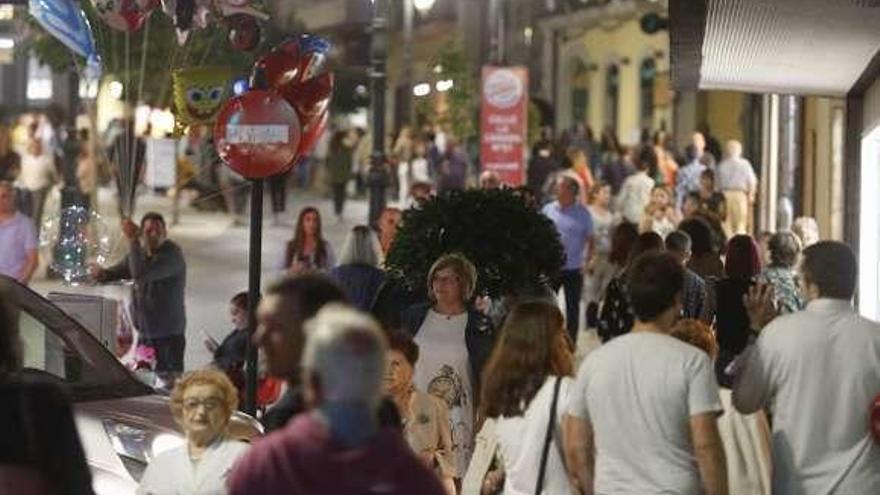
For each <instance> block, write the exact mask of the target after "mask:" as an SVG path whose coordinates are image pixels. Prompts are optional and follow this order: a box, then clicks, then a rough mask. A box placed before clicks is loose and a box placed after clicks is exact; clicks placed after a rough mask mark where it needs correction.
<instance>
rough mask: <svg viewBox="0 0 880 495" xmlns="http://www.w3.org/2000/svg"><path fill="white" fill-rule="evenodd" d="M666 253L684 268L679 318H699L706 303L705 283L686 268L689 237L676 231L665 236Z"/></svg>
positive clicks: (689, 255) (689, 244)
mask: <svg viewBox="0 0 880 495" xmlns="http://www.w3.org/2000/svg"><path fill="white" fill-rule="evenodd" d="M665 244H666V252H668V253H669V254H671V255H673V256H675V259H677V260H678V261H679V262H680V263H681V266H682V267H683V268H684V287H683V288H682V293H681V299H682V301H681V316H682V317H684V318H700V317H701V316H702V315H703V308H704V306H705V302H706V282H705V281H704V280H703V277H700V276H699V275H697V274H696V273H695V272H694V271H693V270H691V269H690V268H688V267H687V263H688V261H689V260H690V259H691V236H689V235H688V234H687V232H684V231H682V230H676V231H674V232H671V233H670V234H669V235H668V236H666V242H665Z"/></svg>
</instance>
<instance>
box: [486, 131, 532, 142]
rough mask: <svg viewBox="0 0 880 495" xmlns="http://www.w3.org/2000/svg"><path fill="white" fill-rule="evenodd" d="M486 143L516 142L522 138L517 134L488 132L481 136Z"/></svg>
mask: <svg viewBox="0 0 880 495" xmlns="http://www.w3.org/2000/svg"><path fill="white" fill-rule="evenodd" d="M483 138H484V139H485V140H486V142H487V143H490V144H495V143H507V144H518V143H521V142H522V140H523V138H522V136H521V135H519V134H495V133H491V132H490V133H488V134H485V135H484V136H483Z"/></svg>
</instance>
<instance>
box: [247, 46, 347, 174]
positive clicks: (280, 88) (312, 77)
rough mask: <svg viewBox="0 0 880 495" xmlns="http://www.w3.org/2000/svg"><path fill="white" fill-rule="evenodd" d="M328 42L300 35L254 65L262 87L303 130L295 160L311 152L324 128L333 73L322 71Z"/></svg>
mask: <svg viewBox="0 0 880 495" xmlns="http://www.w3.org/2000/svg"><path fill="white" fill-rule="evenodd" d="M329 50H330V43H329V42H327V40H325V39H324V38H320V37H317V36H312V35H301V36H299V37H296V38H291V39H288V40H286V41H284V42H283V43H281V44H280V45H278V46H276V47H275V48H274V49H273V50H272V51H271V52H270V53H268V54H266V55H264V56H263V57H261V58H260V59H259V60H258V61H257V63H256V64H255V65H254V73H257V72H258V71H262V74H263V76H265V81H266V84H267V85H268V86H269V87H270V88H274V89H275V90H276V91H277V92H278V93H279V94H281V96H282V97H284V99H285V100H286V101H287V102H288V103H289V104H290V105H291V106H292V107H293V108H294V110H295V111H296V113H297V116H298V117H299V121H300V124H301V125H302V129H303V136H302V139H301V141H300V144H299V148H298V150H297V154H296V158H297V160H300V159H301V158H302V157H304V156H306V155H308V154H309V153H311V151H312V149H313V148H314V146H315V143H317V141H318V138H319V137H321V134H322V133H323V132H324V129H325V128H326V127H327V121H328V118H329V117H328V114H327V107H328V106H329V104H330V97H331V95H332V94H333V83H334V79H333V74H332V73H330V72H328V71H327V70H326V68H327V65H326V60H327V55H326V54H327V53H328V52H329Z"/></svg>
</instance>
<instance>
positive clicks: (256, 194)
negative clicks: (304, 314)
mask: <svg viewBox="0 0 880 495" xmlns="http://www.w3.org/2000/svg"><path fill="white" fill-rule="evenodd" d="M248 249H249V253H248V254H249V257H248V335H249V336H250V338H248V341H247V362H246V365H245V371H246V373H247V375H246V377H245V378H246V379H245V403H244V404H245V405H244V411H245V412H246V413H248V414H250V415H252V416H253V415H255V414H256V412H257V352H258V350H257V346H256V345H255V344H254V341H253V336H254V334H255V333H256V331H257V303H259V300H260V271H261V269H262V266H261V265H262V263H261V260H262V257H261V254H262V253H261V251H262V249H263V179H253V180H251V226H250V245H249V248H248Z"/></svg>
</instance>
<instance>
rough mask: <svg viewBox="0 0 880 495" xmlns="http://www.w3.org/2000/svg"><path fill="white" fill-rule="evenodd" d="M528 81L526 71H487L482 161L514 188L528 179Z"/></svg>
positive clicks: (482, 124)
mask: <svg viewBox="0 0 880 495" xmlns="http://www.w3.org/2000/svg"><path fill="white" fill-rule="evenodd" d="M528 80H529V78H528V70H527V69H526V68H525V67H492V66H486V67H483V84H482V91H481V92H480V93H481V96H482V98H481V99H482V104H481V106H480V161H481V162H482V166H483V170H485V171H493V172H495V173H497V174H498V175H499V176H500V177H501V181H502V182H504V183H505V184H509V185H511V186H520V185H522V184H523V179H524V177H525V173H524V172H525V167H524V162H525V144H526V130H527V129H528V121H527V119H528V101H529V100H528V95H529V91H528Z"/></svg>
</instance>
